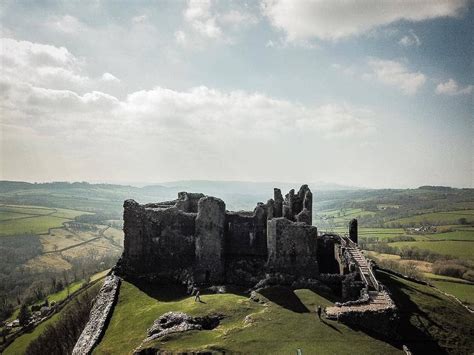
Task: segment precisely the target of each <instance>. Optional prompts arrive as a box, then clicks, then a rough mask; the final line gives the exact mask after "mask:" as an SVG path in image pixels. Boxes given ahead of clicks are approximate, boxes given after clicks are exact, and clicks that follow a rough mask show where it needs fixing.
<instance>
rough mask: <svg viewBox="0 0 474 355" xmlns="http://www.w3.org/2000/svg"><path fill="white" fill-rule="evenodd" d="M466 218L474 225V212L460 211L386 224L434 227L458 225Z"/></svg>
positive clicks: (410, 218) (387, 223)
mask: <svg viewBox="0 0 474 355" xmlns="http://www.w3.org/2000/svg"><path fill="white" fill-rule="evenodd" d="M462 218H465V219H466V221H465V223H466V224H472V223H474V210H472V209H471V210H459V211H446V212H434V213H424V214H419V215H415V216H411V217H406V218H400V219H395V220H392V221H390V222H386V225H387V226H388V225H393V224H400V225H412V224H413V225H421V224H432V225H444V224H452V223H458V222H459V220H460V219H462Z"/></svg>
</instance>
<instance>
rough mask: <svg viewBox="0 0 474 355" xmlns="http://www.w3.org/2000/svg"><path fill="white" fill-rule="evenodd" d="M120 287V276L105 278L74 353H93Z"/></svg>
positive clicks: (77, 354)
mask: <svg viewBox="0 0 474 355" xmlns="http://www.w3.org/2000/svg"><path fill="white" fill-rule="evenodd" d="M119 287H120V278H119V277H117V276H115V275H109V276H107V277H106V278H105V281H104V284H103V285H102V287H101V289H100V291H99V294H98V295H97V297H96V299H95V302H94V305H93V306H92V310H91V312H90V315H89V321H88V322H87V324H86V326H85V327H84V329H83V331H82V333H81V336H80V337H79V339H78V341H77V342H76V345H75V346H74V349H73V351H72V354H73V355H84V354H90V353H92V350H93V349H94V347H95V346H96V345H97V344H98V343H99V341H100V338H101V337H102V335H103V332H104V330H105V329H104V326H105V324H106V323H107V321H108V319H109V317H110V316H111V311H112V310H113V306H114V303H115V301H116V299H117V295H118V291H119Z"/></svg>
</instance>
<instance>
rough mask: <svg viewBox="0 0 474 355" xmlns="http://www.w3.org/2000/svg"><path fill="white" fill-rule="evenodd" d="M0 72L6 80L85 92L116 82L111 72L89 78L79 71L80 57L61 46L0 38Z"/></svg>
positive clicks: (80, 68) (53, 88) (81, 65)
mask: <svg viewBox="0 0 474 355" xmlns="http://www.w3.org/2000/svg"><path fill="white" fill-rule="evenodd" d="M0 41H1V43H2V46H3V48H2V51H1V52H0V60H1V63H2V65H1V67H0V73H1V75H2V78H3V79H4V80H5V81H8V82H10V83H15V82H17V83H24V84H25V83H26V84H29V85H33V86H36V87H42V88H47V89H52V90H73V91H77V92H81V93H85V92H87V91H89V90H94V89H95V88H96V86H97V85H99V84H101V83H104V84H105V83H119V82H120V80H119V79H118V78H117V77H115V76H114V75H112V74H111V73H104V74H103V75H102V76H101V77H100V78H90V77H89V76H87V75H85V74H83V73H82V68H83V66H84V63H83V60H82V59H78V58H77V57H75V56H74V55H73V54H71V52H69V51H68V50H67V49H66V48H65V47H56V46H51V45H46V44H40V43H33V42H29V41H17V40H15V39H12V38H1V39H0Z"/></svg>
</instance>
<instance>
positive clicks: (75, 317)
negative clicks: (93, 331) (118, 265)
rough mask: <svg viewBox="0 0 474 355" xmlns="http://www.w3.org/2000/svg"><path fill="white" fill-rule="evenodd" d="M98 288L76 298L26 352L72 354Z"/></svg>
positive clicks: (35, 354)
mask: <svg viewBox="0 0 474 355" xmlns="http://www.w3.org/2000/svg"><path fill="white" fill-rule="evenodd" d="M98 290H99V289H98V287H92V288H90V289H89V290H87V291H84V292H83V293H82V294H81V295H80V296H78V297H76V298H74V300H72V301H71V303H70V304H68V305H67V306H66V308H65V309H64V310H63V312H62V313H61V316H60V318H59V320H58V321H57V322H55V323H53V324H52V325H48V326H47V327H46V329H45V330H44V332H43V333H42V334H41V335H40V336H39V337H38V338H37V339H36V340H33V341H32V342H31V343H30V344H29V345H28V348H27V349H26V354H28V355H43V354H51V355H55V354H57V355H61V354H70V353H71V352H72V349H73V348H74V345H75V344H76V342H77V340H78V339H79V336H80V335H81V332H82V330H83V329H84V326H85V325H86V323H87V321H88V319H89V313H90V310H91V309H92V305H93V301H94V298H95V296H96V295H97V292H98Z"/></svg>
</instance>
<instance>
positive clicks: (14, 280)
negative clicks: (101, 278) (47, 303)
mask: <svg viewBox="0 0 474 355" xmlns="http://www.w3.org/2000/svg"><path fill="white" fill-rule="evenodd" d="M2 239H3V238H0V242H1V240H2ZM20 250H21V248H20ZM17 251H18V250H17ZM119 256H120V251H119V250H114V251H113V252H111V253H110V254H108V255H105V256H104V255H100V254H99V253H98V252H97V250H95V249H90V250H89V252H88V253H87V254H86V255H84V256H80V257H70V258H65V259H66V261H68V262H69V264H71V268H70V269H68V270H63V271H61V272H58V271H56V270H54V269H50V270H40V271H38V270H34V269H31V268H25V267H24V266H23V265H22V264H20V263H19V262H21V260H22V259H18V261H19V262H18V263H12V264H8V263H6V262H5V260H4V258H3V257H2V258H0V321H3V320H5V319H7V318H8V317H9V316H10V315H11V314H12V313H13V310H14V308H15V307H18V306H20V305H22V304H26V305H32V304H34V303H36V302H38V301H43V300H44V299H45V298H46V296H47V295H49V294H52V293H56V292H59V291H61V290H64V289H65V288H66V289H67V290H69V285H70V284H72V283H74V282H76V281H80V280H85V281H88V280H89V279H90V276H92V275H93V274H95V273H97V272H100V271H103V270H105V269H108V268H111V267H112V266H114V265H115V263H116V262H117V259H118V258H119ZM13 260H14V259H13ZM2 265H6V266H7V267H5V268H4V269H2ZM14 266H15V267H14ZM8 271H9V273H7V272H8Z"/></svg>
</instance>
